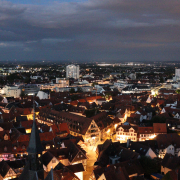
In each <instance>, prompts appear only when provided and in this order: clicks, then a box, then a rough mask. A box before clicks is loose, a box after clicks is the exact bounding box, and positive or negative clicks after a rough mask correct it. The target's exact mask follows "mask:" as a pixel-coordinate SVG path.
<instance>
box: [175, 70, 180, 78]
mask: <svg viewBox="0 0 180 180" xmlns="http://www.w3.org/2000/svg"><path fill="white" fill-rule="evenodd" d="M175 77H176V81H178V80H180V69H175Z"/></svg>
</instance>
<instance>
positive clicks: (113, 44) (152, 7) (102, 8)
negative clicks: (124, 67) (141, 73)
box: [0, 0, 180, 62]
mask: <svg viewBox="0 0 180 180" xmlns="http://www.w3.org/2000/svg"><path fill="white" fill-rule="evenodd" d="M15 59H16V60H17V61H18V60H21V61H22V60H28V61H30V60H34V61H36V60H39V61H43V60H52V61H53V60H56V61H61V62H63V61H79V62H80V61H81V62H82V61H84V62H86V61H88V62H90V61H103V62H113V61H117V62H118V61H119V62H120V61H144V62H149V61H178V60H180V1H179V0H79V1H78V0H56V1H53V0H11V1H10V0H9V1H5V0H0V60H1V61H4V60H15Z"/></svg>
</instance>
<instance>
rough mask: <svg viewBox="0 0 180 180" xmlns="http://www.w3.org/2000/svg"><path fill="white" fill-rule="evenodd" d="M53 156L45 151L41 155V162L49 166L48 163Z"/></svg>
mask: <svg viewBox="0 0 180 180" xmlns="http://www.w3.org/2000/svg"><path fill="white" fill-rule="evenodd" d="M53 157H54V156H53V155H52V154H51V153H50V152H49V151H47V152H46V153H44V154H43V155H42V162H43V164H44V165H45V166H47V165H48V164H49V162H50V161H51V160H52V158H53Z"/></svg>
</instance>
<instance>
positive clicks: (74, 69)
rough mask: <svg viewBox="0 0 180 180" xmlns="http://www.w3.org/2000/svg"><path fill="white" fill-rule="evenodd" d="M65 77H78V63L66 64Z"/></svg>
mask: <svg viewBox="0 0 180 180" xmlns="http://www.w3.org/2000/svg"><path fill="white" fill-rule="evenodd" d="M66 78H74V79H78V78H79V65H77V66H75V65H73V64H71V65H68V66H66Z"/></svg>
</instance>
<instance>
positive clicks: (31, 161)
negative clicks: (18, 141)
mask: <svg viewBox="0 0 180 180" xmlns="http://www.w3.org/2000/svg"><path fill="white" fill-rule="evenodd" d="M33 109H34V115H33V126H32V130H31V136H30V141H29V146H28V148H27V152H28V163H27V165H26V167H25V168H24V170H23V172H22V174H21V175H20V177H19V180H25V179H26V180H38V179H41V180H43V179H44V169H43V163H42V152H43V150H44V148H43V146H42V144H41V140H40V136H39V132H38V128H37V125H36V121H35V104H33Z"/></svg>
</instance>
